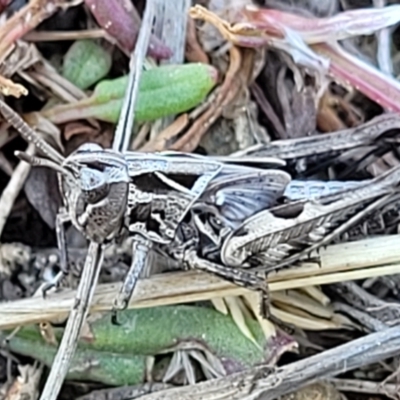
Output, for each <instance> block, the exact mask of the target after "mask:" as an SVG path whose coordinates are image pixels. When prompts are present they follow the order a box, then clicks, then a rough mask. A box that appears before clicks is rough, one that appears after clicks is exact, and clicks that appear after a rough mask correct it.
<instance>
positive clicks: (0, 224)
mask: <svg viewBox="0 0 400 400" xmlns="http://www.w3.org/2000/svg"><path fill="white" fill-rule="evenodd" d="M34 149H35V146H34V145H33V144H30V145H29V146H28V149H27V150H26V152H27V153H28V154H33V152H34ZM30 170H31V166H30V165H29V164H27V163H26V162H20V163H19V164H18V166H17V167H16V168H15V170H14V172H13V174H12V176H11V179H10V181H9V182H8V184H7V187H6V188H5V189H4V190H3V193H2V194H1V198H0V236H1V234H2V232H3V229H4V225H5V224H6V221H7V218H8V216H9V215H10V212H11V209H12V206H13V204H14V201H15V199H16V198H17V196H18V194H19V192H20V190H21V188H22V187H23V186H24V183H25V180H26V178H27V177H28V174H29V171H30Z"/></svg>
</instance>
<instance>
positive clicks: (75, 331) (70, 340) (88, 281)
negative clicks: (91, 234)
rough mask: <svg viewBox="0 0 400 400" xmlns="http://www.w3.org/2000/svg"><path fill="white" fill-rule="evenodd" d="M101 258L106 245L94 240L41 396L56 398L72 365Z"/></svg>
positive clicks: (45, 398)
mask: <svg viewBox="0 0 400 400" xmlns="http://www.w3.org/2000/svg"><path fill="white" fill-rule="evenodd" d="M102 258H103V249H102V247H101V245H99V244H97V243H94V242H91V243H90V246H89V250H88V254H87V258H86V261H85V266H84V267H83V272H82V276H81V279H80V282H79V286H78V290H77V293H76V297H75V300H74V301H75V304H74V306H73V308H72V310H71V312H70V315H69V318H68V322H67V325H66V327H65V331H64V335H63V338H62V340H61V344H60V347H59V348H58V351H57V354H56V356H55V358H54V361H53V365H52V368H51V370H50V374H49V377H48V378H47V381H46V385H45V387H44V389H43V392H42V395H41V397H40V400H55V399H56V398H57V396H58V394H59V392H60V390H61V387H62V385H63V383H64V379H65V377H66V375H67V373H68V369H69V367H70V363H71V359H72V357H73V355H74V353H75V349H76V347H77V345H78V338H79V335H80V333H81V329H82V325H83V323H84V321H85V320H86V316H87V314H88V311H89V305H90V303H91V299H92V297H93V294H94V292H95V288H96V282H97V281H98V278H99V275H100V270H101V263H102Z"/></svg>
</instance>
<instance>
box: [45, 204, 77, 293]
mask: <svg viewBox="0 0 400 400" xmlns="http://www.w3.org/2000/svg"><path fill="white" fill-rule="evenodd" d="M70 221H71V218H70V216H69V214H68V213H67V211H66V210H65V208H61V209H60V211H59V213H58V214H57V217H56V236H57V246H58V249H59V251H60V272H59V273H58V274H57V275H56V276H55V278H54V279H53V281H52V282H49V283H45V284H44V285H42V287H41V291H42V294H43V297H46V294H47V292H48V291H49V290H50V289H51V288H53V287H55V288H58V287H59V286H60V283H61V281H62V280H63V278H64V277H65V276H67V275H68V274H69V263H68V253H67V241H66V239H65V224H66V223H67V222H70Z"/></svg>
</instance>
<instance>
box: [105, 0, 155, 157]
mask: <svg viewBox="0 0 400 400" xmlns="http://www.w3.org/2000/svg"><path fill="white" fill-rule="evenodd" d="M157 1H158V0H147V1H146V9H145V11H144V15H143V24H142V26H141V28H140V32H139V36H138V39H137V42H136V46H135V51H134V52H133V53H132V54H131V58H130V61H129V70H130V72H129V81H128V86H127V88H126V91H125V97H124V102H123V104H122V109H121V114H120V118H119V121H118V125H117V130H116V131H115V136H114V141H113V150H115V151H120V152H121V153H123V152H126V151H127V150H128V147H129V142H130V140H131V132H132V128H133V122H134V119H135V104H136V99H137V96H138V92H139V83H140V76H141V74H142V67H143V63H144V60H145V57H146V54H147V48H148V47H149V42H150V36H151V30H152V26H153V20H154V14H155V9H156V5H157Z"/></svg>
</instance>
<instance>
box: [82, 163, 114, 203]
mask: <svg viewBox="0 0 400 400" xmlns="http://www.w3.org/2000/svg"><path fill="white" fill-rule="evenodd" d="M79 183H80V188H81V191H82V195H83V198H84V200H85V201H87V202H88V203H91V204H94V203H97V202H99V201H100V200H102V199H104V198H105V197H106V196H107V195H108V193H109V192H110V186H109V184H108V182H107V177H106V175H105V174H104V173H103V172H101V171H98V170H96V169H92V168H82V169H81V170H80V179H79Z"/></svg>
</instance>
